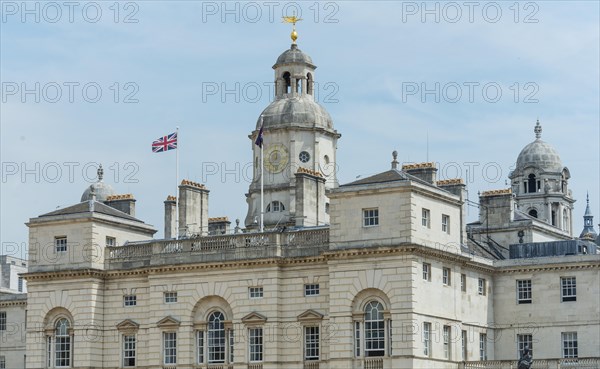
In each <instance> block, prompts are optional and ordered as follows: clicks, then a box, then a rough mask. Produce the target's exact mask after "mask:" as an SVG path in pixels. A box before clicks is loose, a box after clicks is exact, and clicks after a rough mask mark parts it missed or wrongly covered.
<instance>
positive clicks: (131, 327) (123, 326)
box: [117, 319, 140, 331]
mask: <svg viewBox="0 0 600 369" xmlns="http://www.w3.org/2000/svg"><path fill="white" fill-rule="evenodd" d="M139 328H140V325H139V324H138V323H136V322H134V321H133V320H131V319H125V320H123V321H122V322H121V323H119V324H117V329H118V330H119V331H137V330H138V329H139Z"/></svg>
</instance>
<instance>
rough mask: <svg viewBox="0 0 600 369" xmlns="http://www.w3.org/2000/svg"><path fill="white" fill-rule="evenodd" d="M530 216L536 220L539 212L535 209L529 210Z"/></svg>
mask: <svg viewBox="0 0 600 369" xmlns="http://www.w3.org/2000/svg"><path fill="white" fill-rule="evenodd" d="M529 215H530V216H532V217H534V218H537V217H538V213H537V210H535V209H531V210H529Z"/></svg>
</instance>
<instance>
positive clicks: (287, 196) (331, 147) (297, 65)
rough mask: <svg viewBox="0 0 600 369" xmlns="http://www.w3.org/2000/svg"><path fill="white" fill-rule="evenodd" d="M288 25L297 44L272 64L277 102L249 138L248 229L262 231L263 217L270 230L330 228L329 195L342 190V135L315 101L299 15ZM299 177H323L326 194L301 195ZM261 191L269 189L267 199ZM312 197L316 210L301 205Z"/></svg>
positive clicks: (312, 68)
mask: <svg viewBox="0 0 600 369" xmlns="http://www.w3.org/2000/svg"><path fill="white" fill-rule="evenodd" d="M284 20H285V21H286V22H288V23H294V30H293V31H292V35H291V37H292V45H291V47H290V48H289V49H288V50H286V51H284V52H283V53H282V54H281V55H279V57H278V58H277V61H276V62H275V65H273V69H274V71H275V97H274V99H273V101H272V102H271V103H270V104H269V105H268V106H267V107H266V108H265V109H264V110H263V111H262V112H261V114H260V115H259V117H258V119H257V121H256V125H255V129H254V131H253V132H252V133H251V134H250V135H249V136H248V137H249V138H250V140H251V142H252V151H253V160H252V161H253V163H254V166H253V167H254V171H253V181H252V183H251V184H250V186H249V191H248V194H247V202H248V213H247V215H246V220H245V225H246V227H247V228H250V229H252V228H260V227H259V225H258V219H260V218H261V214H262V215H263V216H264V225H265V227H267V228H265V229H268V228H269V227H275V226H290V225H298V224H302V225H303V226H307V225H311V224H312V225H323V224H327V223H328V221H329V215H328V214H326V213H325V211H324V209H326V208H327V205H328V204H327V200H326V199H325V195H324V190H325V189H329V188H333V187H335V186H337V179H336V173H335V170H334V169H333V168H335V161H336V147H337V140H338V138H340V134H339V133H338V132H337V131H336V130H335V129H334V126H333V120H332V119H331V116H330V115H329V113H328V112H327V110H326V109H325V108H324V107H323V106H321V105H320V104H318V103H317V102H316V101H315V69H316V68H317V66H316V65H315V64H314V63H313V61H312V58H311V57H310V56H309V55H308V54H306V53H304V52H303V51H302V50H300V49H299V48H298V45H297V44H296V39H297V38H298V34H297V33H296V29H295V22H297V21H298V20H299V19H298V18H297V17H295V16H294V17H284ZM259 132H260V133H261V134H262V136H263V138H264V144H263V145H262V146H259V145H258V144H254V143H255V142H257V137H258V135H259ZM261 142H263V141H261ZM261 148H262V150H261ZM261 161H262V164H263V165H262V166H261V165H260V164H261ZM261 168H262V169H261ZM298 173H312V174H314V175H315V176H316V177H315V178H317V177H318V178H321V179H316V181H317V182H318V183H321V182H320V181H322V182H323V186H324V187H323V189H322V190H323V191H320V192H318V193H314V194H313V193H308V192H306V193H304V192H303V193H302V195H297V194H296V192H298V191H303V190H302V189H303V188H304V185H298V183H300V182H298V181H300V180H298V181H297V179H296V178H297V175H298ZM302 178H304V177H302ZM313 179H314V178H313ZM261 187H263V189H264V195H263V196H262V198H261ZM315 188H317V187H315ZM321 192H323V193H321ZM309 198H314V199H315V201H313V202H312V204H314V209H313V208H312V207H308V206H306V204H302V205H299V204H298V201H303V199H309ZM311 206H312V205H311ZM299 219H304V220H302V221H299ZM311 222H312V223H311Z"/></svg>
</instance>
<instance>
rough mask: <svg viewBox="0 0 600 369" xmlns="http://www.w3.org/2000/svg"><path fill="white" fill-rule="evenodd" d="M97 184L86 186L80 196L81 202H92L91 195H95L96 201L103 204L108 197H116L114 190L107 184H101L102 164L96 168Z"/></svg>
mask: <svg viewBox="0 0 600 369" xmlns="http://www.w3.org/2000/svg"><path fill="white" fill-rule="evenodd" d="M97 174H98V182H96V183H93V184H91V185H89V186H88V188H86V189H85V191H83V194H82V195H81V202H84V201H89V200H92V195H96V201H99V202H104V201H106V199H107V198H108V196H112V195H116V192H115V190H114V189H113V188H112V186H111V185H109V184H108V183H104V182H102V177H103V176H104V170H103V169H102V164H100V166H99V167H98V171H97Z"/></svg>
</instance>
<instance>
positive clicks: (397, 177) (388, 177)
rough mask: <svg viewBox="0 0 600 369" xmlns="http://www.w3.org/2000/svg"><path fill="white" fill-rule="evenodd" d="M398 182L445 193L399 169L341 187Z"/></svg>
mask: <svg viewBox="0 0 600 369" xmlns="http://www.w3.org/2000/svg"><path fill="white" fill-rule="evenodd" d="M398 181H414V182H419V183H422V184H424V185H427V186H430V187H434V188H438V189H440V190H443V191H445V190H444V189H443V188H439V187H437V186H435V185H433V184H431V183H429V182H427V181H424V180H422V179H421V178H419V177H415V176H413V175H412V174H408V173H406V172H403V171H401V170H398V169H390V170H388V171H386V172H382V173H378V174H375V175H372V176H370V177H367V178H362V179H359V180H358V181H354V182H350V183H345V184H343V185H340V187H346V186H356V185H366V184H376V183H388V182H398Z"/></svg>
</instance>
